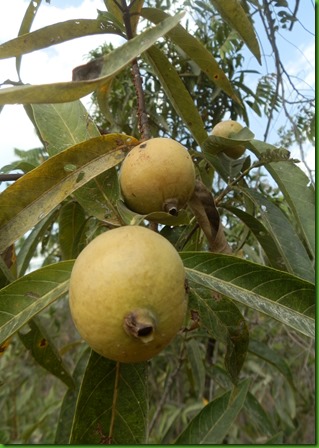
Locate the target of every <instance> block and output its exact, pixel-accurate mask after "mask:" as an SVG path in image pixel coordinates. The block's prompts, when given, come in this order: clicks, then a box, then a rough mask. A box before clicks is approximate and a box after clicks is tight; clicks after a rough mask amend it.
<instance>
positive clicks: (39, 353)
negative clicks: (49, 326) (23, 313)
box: [19, 318, 74, 388]
mask: <svg viewBox="0 0 319 448" xmlns="http://www.w3.org/2000/svg"><path fill="white" fill-rule="evenodd" d="M28 324H29V327H30V331H29V332H28V333H20V334H19V336H20V339H21V341H22V342H23V344H24V346H25V347H26V348H27V349H28V350H30V352H31V354H32V356H33V358H34V359H35V360H36V361H37V363H38V364H39V365H40V366H41V367H43V368H44V369H46V370H48V371H49V372H50V373H52V375H54V376H56V377H57V378H59V379H60V380H61V381H63V383H65V384H66V385H67V386H68V387H71V388H73V387H74V383H73V379H72V377H71V375H70V373H69V371H68V369H67V368H66V366H65V364H64V362H63V360H62V358H61V356H60V355H59V352H58V350H57V348H56V347H55V345H54V343H53V341H52V338H51V337H50V335H49V333H48V332H47V330H46V329H45V328H44V326H43V325H42V324H41V322H40V320H39V319H38V318H33V319H31V320H30V321H29V322H28Z"/></svg>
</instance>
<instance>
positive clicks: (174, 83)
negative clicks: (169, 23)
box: [146, 46, 207, 145]
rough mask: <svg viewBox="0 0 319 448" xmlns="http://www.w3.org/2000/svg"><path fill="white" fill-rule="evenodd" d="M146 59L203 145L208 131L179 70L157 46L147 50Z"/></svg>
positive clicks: (173, 104) (172, 101)
mask: <svg viewBox="0 0 319 448" xmlns="http://www.w3.org/2000/svg"><path fill="white" fill-rule="evenodd" d="M146 59H147V61H148V62H149V63H150V64H151V66H152V68H153V69H154V71H155V73H156V75H157V77H158V79H159V81H160V83H161V85H162V87H163V89H164V91H165V93H166V95H167V97H168V99H169V100H170V102H171V103H172V106H173V107H174V109H175V110H176V112H177V113H178V115H179V116H180V117H181V118H182V120H183V121H184V123H185V125H186V126H187V127H188V129H189V130H190V132H191V134H192V135H193V137H194V139H195V140H196V141H197V143H198V144H199V145H201V144H202V142H203V141H204V140H205V139H206V138H207V132H206V130H205V128H204V124H203V121H202V119H201V116H200V114H199V112H198V110H197V108H196V106H195V104H194V101H193V99H192V97H191V96H190V94H189V92H188V90H187V89H186V87H185V85H184V83H183V82H182V81H181V79H180V77H179V75H178V73H177V71H176V70H175V68H174V67H173V66H172V64H171V63H170V62H169V60H168V59H167V57H166V56H165V55H164V53H163V52H162V51H161V50H159V49H158V48H157V47H155V46H153V47H151V48H150V49H148V50H147V52H146Z"/></svg>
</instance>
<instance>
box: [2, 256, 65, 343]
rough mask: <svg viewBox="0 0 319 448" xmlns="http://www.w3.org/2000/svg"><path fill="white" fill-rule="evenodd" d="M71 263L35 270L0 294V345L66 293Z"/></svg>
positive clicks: (61, 263)
mask: <svg viewBox="0 0 319 448" xmlns="http://www.w3.org/2000/svg"><path fill="white" fill-rule="evenodd" d="M73 263H74V262H73V261H63V262H60V263H56V264H54V265H51V266H46V267H45V268H42V269H38V270H37V271H34V272H31V274H28V275H25V276H24V277H21V278H19V279H18V280H16V281H14V282H13V283H11V284H10V285H8V286H6V287H5V288H3V289H2V290H1V291H0V344H2V343H3V342H4V341H5V340H6V339H8V338H9V337H10V336H11V335H13V334H14V333H15V332H17V331H18V330H20V328H21V327H23V325H25V324H26V323H27V322H29V320H30V319H31V318H32V317H34V316H35V315H36V314H38V313H39V312H40V311H42V310H43V309H44V308H46V307H47V306H48V305H50V304H51V303H53V302H55V301H56V300H57V299H59V298H60V297H62V296H63V295H64V294H65V293H66V292H67V290H68V285H69V277H70V273H71V269H72V266H73Z"/></svg>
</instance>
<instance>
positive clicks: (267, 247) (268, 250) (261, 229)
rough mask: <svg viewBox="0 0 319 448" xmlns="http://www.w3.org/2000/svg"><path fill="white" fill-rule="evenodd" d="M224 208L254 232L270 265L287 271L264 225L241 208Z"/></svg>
mask: <svg viewBox="0 0 319 448" xmlns="http://www.w3.org/2000/svg"><path fill="white" fill-rule="evenodd" d="M222 207H223V208H225V209H226V210H228V211H230V212H231V213H233V214H234V215H236V216H237V217H238V218H239V219H241V220H242V221H243V223H244V224H246V226H247V227H248V228H249V229H250V230H251V231H252V233H253V234H254V235H255V237H256V239H257V240H258V242H259V243H260V245H261V247H262V248H263V249H264V252H265V254H266V256H267V258H268V260H269V263H270V265H271V266H272V267H273V268H275V269H279V270H281V271H285V270H286V266H285V262H284V260H283V258H282V256H281V253H280V251H279V250H278V248H277V245H276V243H275V242H274V240H273V238H272V236H271V234H270V233H269V232H268V230H267V228H266V227H265V226H264V225H263V223H262V222H260V220H259V219H257V218H255V217H254V216H252V215H250V214H249V213H246V212H244V211H243V210H241V209H239V208H236V207H233V206H229V205H225V204H223V205H222Z"/></svg>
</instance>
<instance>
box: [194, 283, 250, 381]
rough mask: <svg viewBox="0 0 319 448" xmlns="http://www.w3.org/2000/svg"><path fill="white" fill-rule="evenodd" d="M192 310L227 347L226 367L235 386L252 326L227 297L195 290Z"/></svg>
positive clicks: (207, 291)
mask: <svg viewBox="0 0 319 448" xmlns="http://www.w3.org/2000/svg"><path fill="white" fill-rule="evenodd" d="M189 307H190V309H191V310H195V311H197V312H198V314H199V319H200V322H201V324H202V325H203V326H204V327H205V328H206V329H207V331H208V333H209V334H210V335H211V336H212V337H213V338H214V339H216V340H218V341H221V342H222V343H224V344H226V355H225V367H226V369H227V371H228V373H229V375H230V377H231V379H232V381H233V382H234V383H236V382H237V380H238V376H239V373H240V370H241V368H242V366H243V364H244V361H245V358H246V354H247V350H248V341H249V332H248V327H247V324H246V322H245V319H244V318H243V316H242V314H241V313H240V311H239V309H238V308H237V306H236V305H235V304H234V303H233V302H232V301H231V300H229V299H227V298H226V297H221V296H218V295H217V294H212V293H211V291H209V290H207V289H204V288H198V287H196V288H195V287H193V286H192V283H191V295H190V298H189Z"/></svg>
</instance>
